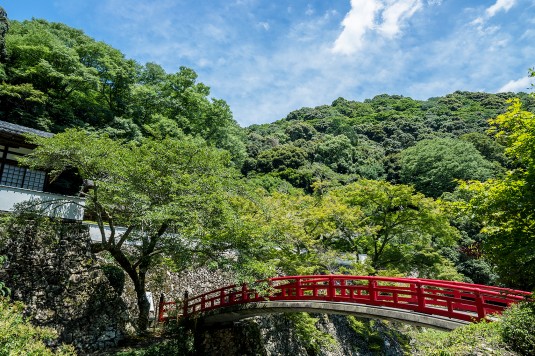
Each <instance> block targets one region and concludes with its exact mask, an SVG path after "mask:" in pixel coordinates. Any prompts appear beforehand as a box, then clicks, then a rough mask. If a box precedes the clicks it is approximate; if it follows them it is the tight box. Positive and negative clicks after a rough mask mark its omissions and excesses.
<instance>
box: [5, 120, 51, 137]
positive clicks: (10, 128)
mask: <svg viewBox="0 0 535 356" xmlns="http://www.w3.org/2000/svg"><path fill="white" fill-rule="evenodd" d="M0 133H7V134H12V135H19V136H20V135H23V134H27V133H31V134H35V135H38V136H41V137H52V136H54V134H53V133H50V132H46V131H41V130H36V129H32V128H29V127H26V126H20V125H17V124H12V123H10V122H5V121H0Z"/></svg>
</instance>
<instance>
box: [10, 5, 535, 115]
mask: <svg viewBox="0 0 535 356" xmlns="http://www.w3.org/2000/svg"><path fill="white" fill-rule="evenodd" d="M0 5H1V6H3V7H4V8H5V9H6V11H7V12H8V17H9V18H10V19H12V20H25V19H31V18H32V17H35V18H44V19H46V20H48V21H56V22H63V23H65V24H67V25H69V26H72V27H75V28H78V29H81V30H83V31H84V32H85V33H87V34H88V35H90V36H91V37H94V38H95V39H97V40H100V41H104V42H106V43H108V44H110V45H112V46H113V47H115V48H117V49H119V50H121V51H122V52H123V53H124V54H125V55H126V56H127V57H128V58H133V59H135V60H136V61H138V62H140V63H145V62H155V63H158V64H160V65H162V66H163V67H164V68H165V69H166V70H167V71H168V72H175V71H177V70H178V69H179V67H180V66H187V67H190V68H193V69H194V70H195V71H196V72H197V73H198V75H199V80H200V81H201V82H203V83H204V84H206V85H208V86H210V87H211V90H212V91H211V96H213V97H216V98H220V99H224V100H226V101H227V102H228V103H229V105H230V107H231V109H232V111H233V113H234V118H235V119H236V120H237V121H238V122H239V123H240V124H241V125H242V126H248V125H250V124H254V123H265V122H273V121H275V120H278V119H281V118H283V117H285V116H286V115H287V114H288V113H289V112H290V111H292V110H295V109H299V108H301V107H303V106H309V107H313V106H318V105H323V104H330V103H331V102H332V101H333V100H335V99H336V98H338V97H344V98H346V99H348V100H358V101H362V100H364V99H366V98H372V97H374V96H375V95H378V94H383V93H387V94H399V95H404V96H410V97H412V98H414V99H427V98H429V97H433V96H441V95H444V94H447V93H451V92H453V91H455V90H467V91H485V92H493V93H494V92H501V91H515V92H516V91H527V90H528V88H529V87H530V80H529V78H528V77H527V73H528V69H529V68H532V67H535V1H533V0H488V1H483V0H479V1H476V0H333V1H327V0H309V1H305V0H157V1H156V0H143V1H141V0H11V1H1V2H0Z"/></svg>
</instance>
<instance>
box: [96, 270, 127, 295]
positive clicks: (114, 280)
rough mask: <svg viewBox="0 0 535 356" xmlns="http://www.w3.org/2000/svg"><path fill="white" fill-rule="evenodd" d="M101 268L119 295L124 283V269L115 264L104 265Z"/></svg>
mask: <svg viewBox="0 0 535 356" xmlns="http://www.w3.org/2000/svg"><path fill="white" fill-rule="evenodd" d="M101 268H102V271H103V272H104V275H105V276H106V278H108V281H109V282H110V285H111V286H112V287H113V289H114V290H115V292H117V294H118V295H121V294H122V293H123V290H124V283H125V275H124V271H123V270H122V269H121V268H120V267H117V266H115V265H104V266H102V267H101Z"/></svg>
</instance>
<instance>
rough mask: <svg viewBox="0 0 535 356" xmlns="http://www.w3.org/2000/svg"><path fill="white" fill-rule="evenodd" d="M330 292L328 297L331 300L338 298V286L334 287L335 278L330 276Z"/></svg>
mask: <svg viewBox="0 0 535 356" xmlns="http://www.w3.org/2000/svg"><path fill="white" fill-rule="evenodd" d="M328 288H329V289H328V290H329V292H328V295H329V297H330V299H331V300H333V299H334V298H335V297H336V286H335V285H334V277H333V276H329V287H328Z"/></svg>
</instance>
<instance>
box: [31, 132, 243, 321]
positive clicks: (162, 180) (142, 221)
mask: <svg viewBox="0 0 535 356" xmlns="http://www.w3.org/2000/svg"><path fill="white" fill-rule="evenodd" d="M33 140H34V142H35V143H36V144H38V145H39V146H38V147H37V149H36V150H35V151H34V152H33V153H32V154H30V155H29V156H26V157H25V159H24V160H23V163H25V164H28V165H29V166H30V167H34V168H41V169H43V168H44V169H46V170H48V171H50V172H51V174H52V176H53V177H55V176H57V175H58V174H60V173H61V172H63V171H64V170H66V169H72V168H74V169H76V170H77V171H78V173H79V175H80V177H81V178H82V179H84V180H85V181H86V182H88V181H90V182H91V187H90V189H89V191H88V192H87V193H86V194H85V197H86V212H87V213H88V214H90V216H91V217H92V218H93V219H95V220H96V222H97V224H98V226H99V228H100V231H101V238H102V240H101V242H98V243H94V244H93V245H92V249H93V252H95V253H99V252H103V251H107V252H108V253H109V254H110V255H111V256H112V257H113V258H114V259H115V261H116V262H117V264H118V265H119V266H120V267H121V268H122V269H123V270H124V271H125V272H126V273H127V274H128V276H129V277H130V279H131V280H132V282H133V284H134V288H135V291H136V294H137V301H138V307H139V318H138V327H139V329H140V330H145V329H146V328H147V322H148V311H149V303H148V301H147V299H146V297H145V278H146V274H147V271H148V270H149V269H150V268H151V267H153V266H154V265H155V264H156V263H157V262H158V259H159V258H160V257H161V256H162V254H164V253H165V255H166V256H167V257H170V258H171V259H172V260H173V261H174V264H175V266H176V267H177V268H179V267H184V266H190V265H192V264H194V263H195V262H200V263H203V262H204V260H203V259H206V258H207V257H210V256H211V257H214V256H217V255H218V253H219V252H221V251H223V250H226V249H227V248H231V247H230V245H231V242H232V241H235V239H236V238H237V237H238V235H234V234H233V235H232V236H229V235H226V231H230V227H229V225H228V223H229V222H231V221H235V218H234V217H232V218H231V215H232V214H233V213H232V209H231V207H230V206H229V204H230V200H231V199H230V198H229V194H230V193H229V192H230V190H229V189H228V185H227V183H226V182H227V181H228V179H230V177H231V176H232V175H233V173H232V172H233V171H232V170H229V169H228V168H227V165H228V162H229V157H228V154H226V153H225V152H224V151H219V150H216V149H213V148H211V147H210V146H207V145H206V144H204V143H202V142H200V141H199V140H194V139H191V138H188V137H183V138H182V139H181V140H173V139H163V140H158V141H157V140H143V141H142V143H141V144H122V143H119V142H118V141H113V140H111V139H110V138H108V137H98V136H96V135H95V134H88V133H86V132H83V131H80V130H73V129H71V130H67V131H66V132H64V133H61V134H57V135H55V136H54V137H52V138H48V139H47V138H38V137H34V138H33ZM227 193H228V194H227ZM105 226H108V227H109V229H110V230H111V235H109V236H108V235H106V234H105V230H104V228H105ZM118 226H121V227H124V228H125V229H126V230H125V231H124V232H120V230H117V227H118ZM233 239H234V240H233Z"/></svg>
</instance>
